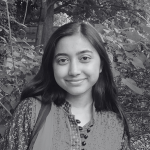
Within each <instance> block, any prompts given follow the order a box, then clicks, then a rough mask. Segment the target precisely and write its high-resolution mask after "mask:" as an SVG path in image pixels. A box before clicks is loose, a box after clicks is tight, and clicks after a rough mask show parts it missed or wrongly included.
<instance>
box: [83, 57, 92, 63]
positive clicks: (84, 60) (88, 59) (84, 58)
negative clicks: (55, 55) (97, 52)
mask: <svg viewBox="0 0 150 150" xmlns="http://www.w3.org/2000/svg"><path fill="white" fill-rule="evenodd" d="M90 59H91V58H90V57H88V56H84V57H82V58H81V61H82V62H89V61H90Z"/></svg>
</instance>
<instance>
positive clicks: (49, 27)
mask: <svg viewBox="0 0 150 150" xmlns="http://www.w3.org/2000/svg"><path fill="white" fill-rule="evenodd" d="M52 2H53V0H47V2H45V3H44V5H45V6H44V8H45V15H44V16H45V19H44V25H43V33H42V44H43V45H44V47H45V45H46V43H47V41H48V39H49V38H50V36H51V35H52V33H53V21H54V4H53V3H52Z"/></svg>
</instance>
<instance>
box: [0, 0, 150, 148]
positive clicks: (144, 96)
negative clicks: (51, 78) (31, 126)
mask: <svg viewBox="0 0 150 150" xmlns="http://www.w3.org/2000/svg"><path fill="white" fill-rule="evenodd" d="M71 21H85V22H89V23H90V24H92V25H93V26H94V27H95V28H96V30H97V31H98V32H99V34H100V36H101V37H102V39H103V42H104V43H105V45H106V50H107V53H108V55H109V58H110V63H111V68H112V72H113V75H114V80H115V82H116V84H117V87H118V91H119V99H118V102H119V103H120V104H121V106H122V108H123V110H124V112H125V115H126V117H127V120H128V123H129V127H130V133H131V147H132V150H150V0H0V142H1V139H2V136H3V135H4V131H5V127H6V124H7V122H8V121H9V120H10V119H11V116H12V114H13V112H14V109H15V107H16V105H17V104H18V102H19V97H20V93H21V91H22V89H23V87H24V85H25V84H26V83H27V82H29V81H30V80H31V79H32V78H33V77H34V76H35V74H36V73H37V71H38V69H39V66H40V63H41V58H42V54H43V48H44V46H45V44H46V42H47V40H48V39H49V37H50V36H51V34H52V33H53V32H54V31H55V30H56V29H57V28H58V27H59V26H61V25H63V24H65V23H68V22H71Z"/></svg>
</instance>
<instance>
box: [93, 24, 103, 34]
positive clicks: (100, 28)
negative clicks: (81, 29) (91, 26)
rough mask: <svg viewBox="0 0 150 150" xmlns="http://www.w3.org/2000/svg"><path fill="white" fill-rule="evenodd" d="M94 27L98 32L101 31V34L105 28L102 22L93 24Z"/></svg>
mask: <svg viewBox="0 0 150 150" xmlns="http://www.w3.org/2000/svg"><path fill="white" fill-rule="evenodd" d="M95 28H96V30H97V31H98V32H99V33H101V34H103V33H104V30H103V29H105V27H104V26H103V25H102V24H95Z"/></svg>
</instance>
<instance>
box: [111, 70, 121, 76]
mask: <svg viewBox="0 0 150 150" xmlns="http://www.w3.org/2000/svg"><path fill="white" fill-rule="evenodd" d="M112 73H113V76H114V77H117V76H119V75H120V72H119V71H118V70H116V69H115V68H112Z"/></svg>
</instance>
